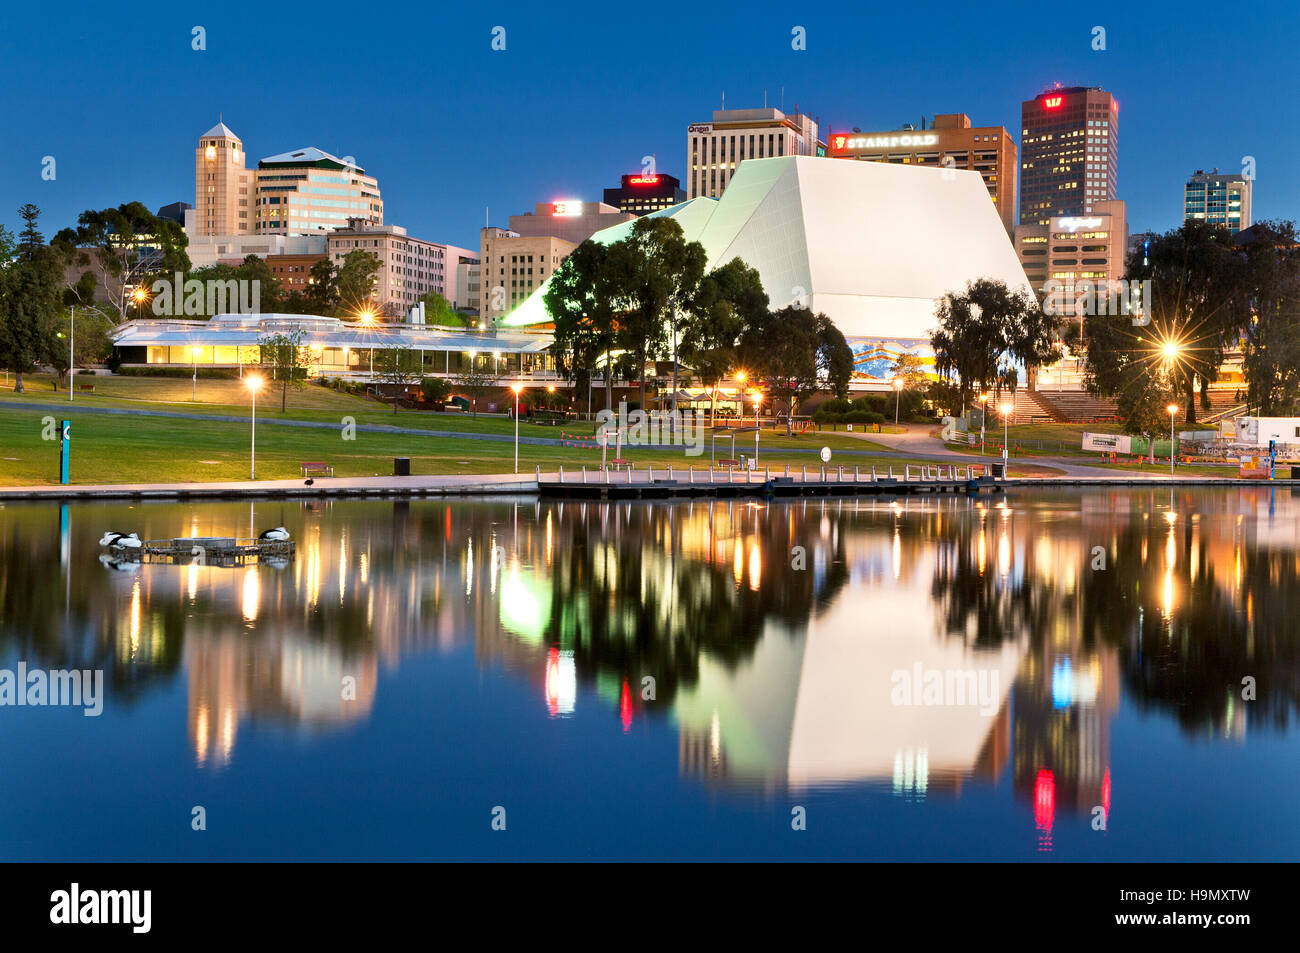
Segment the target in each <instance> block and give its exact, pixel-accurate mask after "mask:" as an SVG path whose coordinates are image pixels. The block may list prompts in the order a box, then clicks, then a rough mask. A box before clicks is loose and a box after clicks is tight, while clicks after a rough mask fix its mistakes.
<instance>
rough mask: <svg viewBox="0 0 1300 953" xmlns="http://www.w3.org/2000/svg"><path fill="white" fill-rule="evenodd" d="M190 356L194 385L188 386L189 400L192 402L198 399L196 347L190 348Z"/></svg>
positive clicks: (197, 350) (197, 356)
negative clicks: (192, 363) (192, 365)
mask: <svg viewBox="0 0 1300 953" xmlns="http://www.w3.org/2000/svg"><path fill="white" fill-rule="evenodd" d="M190 357H191V358H192V359H193V361H194V386H193V387H191V388H190V402H191V403H193V402H194V401H196V400H198V399H199V349H198V348H197V347H191V348H190Z"/></svg>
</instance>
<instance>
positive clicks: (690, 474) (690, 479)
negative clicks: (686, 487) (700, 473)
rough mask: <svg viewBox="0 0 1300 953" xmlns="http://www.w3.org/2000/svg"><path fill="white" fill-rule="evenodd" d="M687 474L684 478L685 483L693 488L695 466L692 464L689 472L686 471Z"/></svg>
mask: <svg viewBox="0 0 1300 953" xmlns="http://www.w3.org/2000/svg"><path fill="white" fill-rule="evenodd" d="M687 474H688V475H687V477H686V482H687V483H689V484H690V485H691V486H694V485H695V464H693V463H692V464H691V468H690V470H689V471H687Z"/></svg>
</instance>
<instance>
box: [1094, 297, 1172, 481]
mask: <svg viewBox="0 0 1300 953" xmlns="http://www.w3.org/2000/svg"><path fill="white" fill-rule="evenodd" d="M1087 326H1088V335H1089V337H1088V348H1087V351H1086V352H1085V354H1084V382H1085V384H1086V385H1087V388H1088V390H1089V391H1090V392H1091V393H1093V394H1095V395H1097V396H1104V397H1110V398H1112V399H1114V401H1115V403H1116V408H1117V410H1118V412H1119V415H1120V418H1121V420H1122V424H1123V428H1124V432H1125V433H1128V434H1133V435H1135V436H1144V437H1147V438H1148V439H1149V440H1150V441H1151V459H1152V461H1153V462H1154V460H1155V437H1156V435H1157V434H1159V433H1162V432H1163V430H1164V425H1165V424H1166V423H1167V422H1168V419H1169V411H1168V406H1169V404H1170V402H1171V401H1173V400H1174V399H1175V397H1176V395H1177V393H1178V391H1179V381H1178V378H1177V376H1176V374H1175V372H1174V370H1173V368H1174V367H1175V366H1176V363H1177V362H1176V360H1175V359H1173V358H1171V357H1169V356H1167V355H1166V354H1165V353H1164V351H1163V349H1162V348H1161V347H1159V346H1158V342H1159V341H1160V340H1164V339H1167V335H1168V334H1169V329H1167V328H1165V327H1162V326H1161V325H1160V324H1158V323H1154V322H1153V324H1152V325H1151V326H1150V327H1149V328H1148V327H1141V328H1135V327H1134V326H1133V325H1132V322H1131V319H1130V317H1129V316H1128V315H1123V314H1119V315H1114V314H1112V315H1093V316H1090V317H1089V318H1088V322H1087Z"/></svg>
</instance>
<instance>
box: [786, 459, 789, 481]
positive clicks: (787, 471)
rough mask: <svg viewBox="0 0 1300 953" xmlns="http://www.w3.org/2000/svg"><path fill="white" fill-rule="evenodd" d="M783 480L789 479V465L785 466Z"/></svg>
mask: <svg viewBox="0 0 1300 953" xmlns="http://www.w3.org/2000/svg"><path fill="white" fill-rule="evenodd" d="M785 478H786V479H787V480H788V479H790V464H788V463H787V464H786V465H785Z"/></svg>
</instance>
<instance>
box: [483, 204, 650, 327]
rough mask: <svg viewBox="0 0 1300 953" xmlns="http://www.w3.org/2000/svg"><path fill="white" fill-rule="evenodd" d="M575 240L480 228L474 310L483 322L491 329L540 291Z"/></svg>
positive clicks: (509, 229) (572, 247)
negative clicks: (477, 279) (476, 308)
mask: <svg viewBox="0 0 1300 953" xmlns="http://www.w3.org/2000/svg"><path fill="white" fill-rule="evenodd" d="M519 217H526V216H519ZM629 217H631V216H629ZM514 220H515V219H514V218H513V217H512V218H511V221H512V222H513V221H514ZM602 227H603V226H602ZM583 237H584V238H586V237H588V236H586V235H584V236H583ZM579 241H581V239H579V240H578V241H573V240H569V239H565V238H560V237H557V236H555V235H520V234H519V232H517V231H516V230H514V229H513V228H492V227H489V228H484V229H482V231H481V233H480V243H481V244H480V249H479V259H480V265H479V268H480V275H479V282H480V283H479V299H480V300H479V309H478V310H479V315H480V316H481V317H482V318H483V320H484V322H486V323H487V325H488V326H491V324H492V323H495V322H498V321H500V320H501V318H503V317H505V315H506V314H508V313H509V312H511V311H513V310H514V309H515V308H516V307H517V306H518V305H519V304H520V303H521V302H522V301H523V300H524V299H525V298H527V297H528V296H529V295H530V294H532V293H533V291H534V290H536V289H537V288H540V287H541V285H542V282H544V281H545V280H546V279H547V278H549V277H550V276H551V275H552V274H554V272H555V270H556V269H557V268H559V267H560V263H561V262H562V261H564V259H565V258H567V257H568V256H569V253H570V252H572V251H573V249H575V248H577V247H578V244H579Z"/></svg>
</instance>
